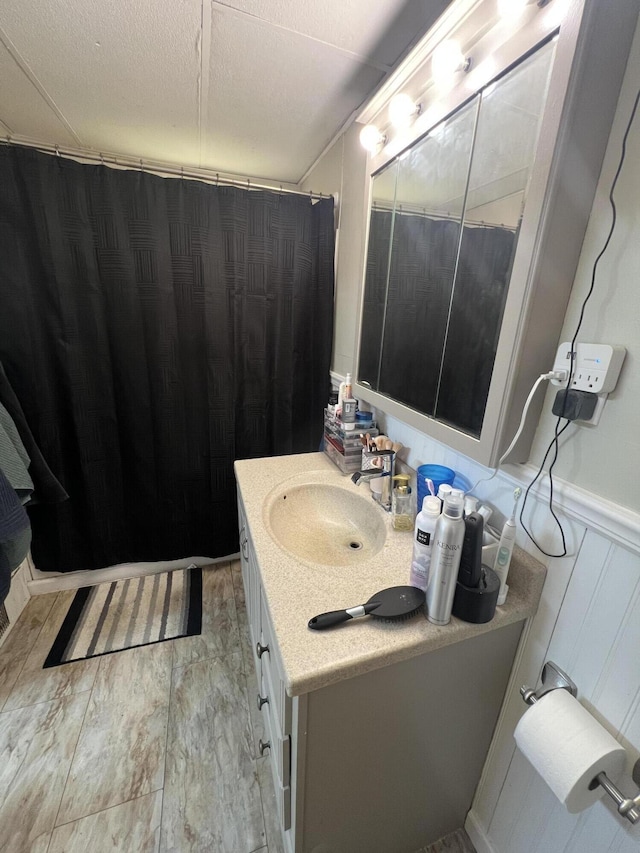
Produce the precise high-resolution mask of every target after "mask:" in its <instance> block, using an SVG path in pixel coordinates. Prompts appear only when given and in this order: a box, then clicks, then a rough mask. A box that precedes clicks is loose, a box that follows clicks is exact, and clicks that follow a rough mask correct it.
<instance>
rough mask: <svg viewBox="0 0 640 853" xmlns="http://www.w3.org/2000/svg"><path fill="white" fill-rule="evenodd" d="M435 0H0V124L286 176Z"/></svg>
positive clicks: (378, 77) (430, 14)
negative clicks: (103, 0) (373, 0)
mask: <svg viewBox="0 0 640 853" xmlns="http://www.w3.org/2000/svg"><path fill="white" fill-rule="evenodd" d="M448 2H449V0H375V2H371V0H317V2H313V0H233V2H217V0H173V2H169V0H134V2H131V0H110V2H109V3H95V2H89V0H3V2H2V5H1V6H0V135H4V136H6V135H10V136H12V137H15V138H16V139H17V140H20V138H22V139H25V140H31V141H39V142H43V143H48V144H51V145H53V144H57V145H59V146H61V147H72V148H84V149H93V150H95V151H102V152H108V153H115V154H123V155H129V156H134V157H136V158H138V157H140V158H143V159H145V158H146V159H153V160H161V161H165V162H168V163H176V164H180V165H184V166H192V167H198V168H206V169H212V170H213V171H219V172H224V173H231V174H238V175H249V176H252V177H256V178H258V177H261V178H270V179H272V180H279V181H283V182H284V181H287V182H297V181H299V180H300V179H301V178H302V176H303V175H304V174H305V173H306V172H307V170H308V169H309V167H310V166H311V165H313V163H314V162H315V161H316V159H317V158H318V156H319V155H320V154H321V153H322V151H323V150H324V148H325V147H326V145H327V144H328V143H329V142H330V141H331V140H332V139H333V138H334V137H335V135H336V134H337V132H338V131H339V130H340V128H341V127H342V126H343V125H344V124H345V122H347V121H348V120H349V118H350V117H351V116H352V114H353V112H354V111H355V110H357V108H358V107H359V106H360V105H361V104H362V103H363V102H364V101H365V100H366V99H367V98H368V97H369V96H370V95H371V94H372V92H373V91H374V90H375V89H376V88H377V87H378V86H379V84H380V83H381V82H382V81H383V80H384V78H385V77H386V76H387V75H388V74H389V72H390V71H391V70H392V69H393V68H394V67H395V66H396V65H397V63H398V61H399V59H401V58H402V57H403V56H404V55H405V54H406V52H407V50H408V49H409V48H410V47H411V46H413V44H415V42H416V41H418V39H419V38H420V37H421V36H422V35H423V34H424V33H425V32H426V31H427V30H428V29H429V27H430V26H431V24H432V23H433V21H434V20H435V19H436V18H437V17H438V16H439V15H440V13H441V12H442V11H443V9H444V8H445V7H446V6H447V5H448Z"/></svg>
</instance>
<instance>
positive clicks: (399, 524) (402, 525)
mask: <svg viewBox="0 0 640 853" xmlns="http://www.w3.org/2000/svg"><path fill="white" fill-rule="evenodd" d="M410 479H411V478H410V477H409V475H408V474H396V475H395V476H394V478H393V492H392V493H391V524H392V525H393V529H394V530H413V512H412V510H411V487H410V486H409V481H410Z"/></svg>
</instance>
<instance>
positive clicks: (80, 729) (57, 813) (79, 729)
mask: <svg viewBox="0 0 640 853" xmlns="http://www.w3.org/2000/svg"><path fill="white" fill-rule="evenodd" d="M94 685H95V682H94ZM93 691H94V687H92V688H91V690H89V691H83V693H86V692H88V693H89V698H88V699H87V704H86V705H85V706H84V714H83V715H82V722H81V723H80V725H79V726H78V736H77V738H76V742H75V745H74V747H73V755H72V756H71V761H70V762H69V768H68V769H67V776H66V778H65V780H64V785H63V786H62V793H61V795H60V801H59V802H58V808H57V810H56V816H55V818H54V820H53V826H52V828H51V833H52V834H53V830H54V829H55V828H56V826H57V824H58V817H59V815H60V809H61V807H62V801H63V800H64V795H65V793H66V790H67V785H68V784H69V776H70V775H71V768H72V767H73V762H74V761H75V759H76V752H77V750H78V744H79V743H80V736H81V735H82V731H83V729H84V724H85V722H86V720H87V712H88V711H89V705H90V704H91V697H92V696H93ZM72 695H76V696H82V693H76V694H72Z"/></svg>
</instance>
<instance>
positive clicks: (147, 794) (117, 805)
mask: <svg viewBox="0 0 640 853" xmlns="http://www.w3.org/2000/svg"><path fill="white" fill-rule="evenodd" d="M158 791H162V788H161V787H160V788H154V789H153V791H146V792H145V793H144V794H136V796H135V797H129V799H128V800H123V801H122V802H121V803H114V804H113V805H111V806H106V807H105V808H103V809H97V810H96V811H94V812H87V814H84V815H82V816H81V817H74V818H72V819H71V820H65V821H64V823H57V824H56V825H55V826H54V827H53V829H52V830H51V834H52V835H53V833H54V832H55V830H56V829H59V828H60V827H61V826H69V825H70V824H72V823H78V822H79V821H81V820H84V819H85V818H88V817H94V816H95V815H98V814H102V812H108V811H110V810H111V809H118V808H120V806H125V805H126V804H127V803H133V802H135V800H141V799H142V798H143V797H150V796H151V795H152V794H157V793H158Z"/></svg>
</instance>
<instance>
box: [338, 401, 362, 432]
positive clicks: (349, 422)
mask: <svg viewBox="0 0 640 853" xmlns="http://www.w3.org/2000/svg"><path fill="white" fill-rule="evenodd" d="M357 408H358V401H357V400H354V399H353V398H349V397H345V398H344V400H343V401H342V413H341V415H340V419H341V420H342V426H343V428H344V429H345V430H346V431H347V432H349V431H350V430H353V429H355V428H356V409H357Z"/></svg>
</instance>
